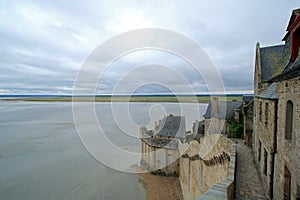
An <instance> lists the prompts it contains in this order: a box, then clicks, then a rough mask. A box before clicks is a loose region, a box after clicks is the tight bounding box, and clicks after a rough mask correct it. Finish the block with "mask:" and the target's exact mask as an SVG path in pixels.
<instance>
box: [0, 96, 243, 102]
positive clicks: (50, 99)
mask: <svg viewBox="0 0 300 200" xmlns="http://www.w3.org/2000/svg"><path fill="white" fill-rule="evenodd" d="M219 99H220V100H227V101H233V100H235V101H241V100H242V95H227V96H224V95H223V96H219ZM1 100H3V101H35V102H72V101H74V102H170V103H179V102H180V103H208V102H209V101H210V96H208V95H205V96H204V95H203V96H192V95H178V96H174V95H153V96H151V95H149V96H148V95H139V96H96V97H92V96H77V97H72V96H36V97H35V96H30V97H6V98H1Z"/></svg>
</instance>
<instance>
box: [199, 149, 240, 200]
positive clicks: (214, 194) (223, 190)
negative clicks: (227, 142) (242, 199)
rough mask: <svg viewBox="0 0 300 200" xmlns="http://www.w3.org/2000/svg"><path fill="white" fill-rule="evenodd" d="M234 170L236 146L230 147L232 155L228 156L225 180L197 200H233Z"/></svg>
mask: <svg viewBox="0 0 300 200" xmlns="http://www.w3.org/2000/svg"><path fill="white" fill-rule="evenodd" d="M235 169H236V146H235V144H233V145H232V154H231V156H230V163H229V167H228V171H227V178H226V180H224V181H221V182H219V183H217V184H215V185H213V186H212V187H211V188H210V189H208V190H207V191H206V192H205V193H204V194H203V195H201V196H200V197H198V198H197V200H211V199H214V200H227V199H228V200H233V199H234V193H235V188H234V184H235Z"/></svg>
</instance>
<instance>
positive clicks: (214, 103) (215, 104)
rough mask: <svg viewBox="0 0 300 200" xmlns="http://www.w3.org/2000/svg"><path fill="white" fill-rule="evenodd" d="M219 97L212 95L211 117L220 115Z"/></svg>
mask: <svg viewBox="0 0 300 200" xmlns="http://www.w3.org/2000/svg"><path fill="white" fill-rule="evenodd" d="M218 101H219V100H218V97H212V101H211V117H215V118H216V117H218Z"/></svg>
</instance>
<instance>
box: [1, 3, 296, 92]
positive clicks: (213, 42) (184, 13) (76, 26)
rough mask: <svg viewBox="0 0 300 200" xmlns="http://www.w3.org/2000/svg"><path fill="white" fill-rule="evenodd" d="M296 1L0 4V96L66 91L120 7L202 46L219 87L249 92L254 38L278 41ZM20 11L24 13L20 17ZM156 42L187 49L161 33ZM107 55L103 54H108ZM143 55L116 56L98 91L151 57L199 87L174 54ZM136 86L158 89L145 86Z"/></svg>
mask: <svg viewBox="0 0 300 200" xmlns="http://www.w3.org/2000/svg"><path fill="white" fill-rule="evenodd" d="M297 6H298V2H296V1H288V2H287V1H286V0H279V1H276V2H273V1H259V0H255V1H235V0H226V1H219V0H212V1H204V0H201V1H189V2H184V1H174V2H172V3H170V2H169V1H158V0H155V1H151V3H150V2H145V1H143V2H140V1H109V2H107V1H106V2H105V1H96V0H93V1H89V2H82V1H78V0H75V1H56V0H55V1H38V0H32V1H27V0H24V1H1V2H0V43H1V46H0V71H1V73H0V93H1V92H7V91H10V92H13V93H19V92H22V93H26V91H27V92H29V93H32V92H33V93H35V92H36V93H40V92H43V91H44V92H50V93H51V92H53V93H56V92H59V93H63V92H66V93H70V91H71V89H72V87H73V84H74V80H75V78H76V74H77V72H78V70H79V68H80V65H81V64H82V63H83V62H84V60H85V59H86V58H87V56H88V55H89V54H90V53H91V52H92V51H93V49H94V48H96V47H97V46H98V45H99V44H101V43H102V42H104V41H105V40H107V39H109V38H110V37H112V36H114V35H116V34H118V33H120V32H118V31H116V30H115V29H114V28H115V27H117V28H118V26H121V25H122V24H119V23H120V22H118V20H119V19H122V18H123V17H124V16H118V15H120V14H122V11H126V10H129V11H130V12H131V11H132V12H142V13H144V15H145V17H146V19H147V20H149V21H150V22H151V23H152V26H153V27H158V28H166V29H170V30H174V31H178V32H180V33H183V34H185V35H187V36H188V37H190V38H191V39H193V40H195V41H196V42H197V43H199V44H200V45H202V46H203V47H204V48H205V50H206V51H207V53H208V55H209V56H210V57H211V58H212V59H213V61H214V62H215V63H216V66H217V68H218V69H219V70H220V72H221V74H222V77H223V80H224V84H225V86H226V89H227V90H230V91H244V90H252V87H253V71H254V69H253V67H254V62H253V60H254V48H255V43H256V42H257V41H259V42H261V44H262V45H263V46H265V45H270V44H278V43H281V38H282V36H283V35H284V34H285V28H286V25H287V22H288V19H289V17H290V14H291V10H292V9H293V8H296V7H297ZM30 9H33V10H30ZM34 9H36V10H34ZM26 12H27V13H29V14H32V16H29V18H26V16H24V13H25V14H26ZM30 12H32V13H30ZM35 12H37V13H35ZM39 12H41V13H40V14H41V17H40V19H39V18H38V17H37V16H39V15H38V14H39ZM278 13H280V14H278ZM35 14H36V15H35ZM133 14H134V13H133ZM43 16H44V17H45V18H43ZM30 17H33V18H32V19H31V18H30ZM111 23H114V24H111ZM127 23H129V24H130V22H127ZM113 26H114V27H113ZM153 39H155V36H154V37H153ZM163 42H166V43H172V45H177V46H180V47H181V48H182V49H184V51H186V52H191V53H192V52H193V49H191V48H189V47H186V46H184V44H180V43H178V42H174V41H172V40H168V38H166V40H165V41H163ZM111 53H112V52H106V54H107V55H103V56H104V57H105V58H109V57H110V54H111ZM149 55H150V56H149ZM149 55H147V53H146V54H144V56H140V57H139V56H134V55H133V56H132V57H131V58H130V59H126V58H124V59H120V60H119V61H116V63H115V64H114V65H112V66H111V68H110V69H108V71H107V72H106V73H105V76H103V79H102V80H101V81H102V82H101V83H100V86H99V91H100V92H103V93H110V92H111V90H112V88H113V87H114V86H115V84H116V83H117V81H118V79H119V78H120V77H121V76H122V75H123V74H124V73H125V72H126V71H128V70H130V69H132V68H134V67H135V66H137V65H140V64H147V63H151V62H152V63H156V64H162V65H168V66H170V67H172V68H174V69H176V70H178V71H179V72H180V73H181V74H183V76H184V77H187V78H188V81H189V84H191V85H192V86H193V87H194V88H195V89H196V90H197V91H199V92H201V91H206V90H207V88H206V85H205V82H204V81H205V80H203V78H202V77H201V75H200V76H199V75H197V73H195V71H193V69H192V68H191V67H190V66H189V65H188V64H187V63H185V62H184V61H182V60H181V59H180V58H175V57H174V56H170V55H166V54H165V53H160V54H156V55H154V56H151V52H150V53H149ZM96 70H97V69H96ZM143 73H144V74H143ZM145 75H149V72H143V71H141V72H140V73H139V74H137V75H136V77H133V79H132V80H131V81H128V83H127V86H128V87H129V86H130V85H131V84H133V83H134V82H138V81H142V80H140V79H139V77H143V76H145ZM150 75H151V74H150ZM164 78H165V77H164ZM166 78H167V79H168V81H169V82H170V83H172V85H173V86H174V87H177V88H178V90H184V88H183V87H182V85H181V84H180V83H178V82H176V80H174V79H172V77H166ZM153 80H156V79H153ZM140 91H148V92H149V91H157V92H163V91H165V90H164V89H163V88H161V87H157V86H153V85H148V86H143V87H142V88H141V89H140Z"/></svg>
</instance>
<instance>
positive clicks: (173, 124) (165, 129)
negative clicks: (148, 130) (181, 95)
mask: <svg viewBox="0 0 300 200" xmlns="http://www.w3.org/2000/svg"><path fill="white" fill-rule="evenodd" d="M185 131H186V130H185V117H184V116H174V115H172V114H170V115H168V116H165V117H164V118H163V119H162V120H161V121H160V123H159V124H158V129H157V131H156V132H155V134H157V135H159V136H164V137H178V138H182V137H184V136H185Z"/></svg>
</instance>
